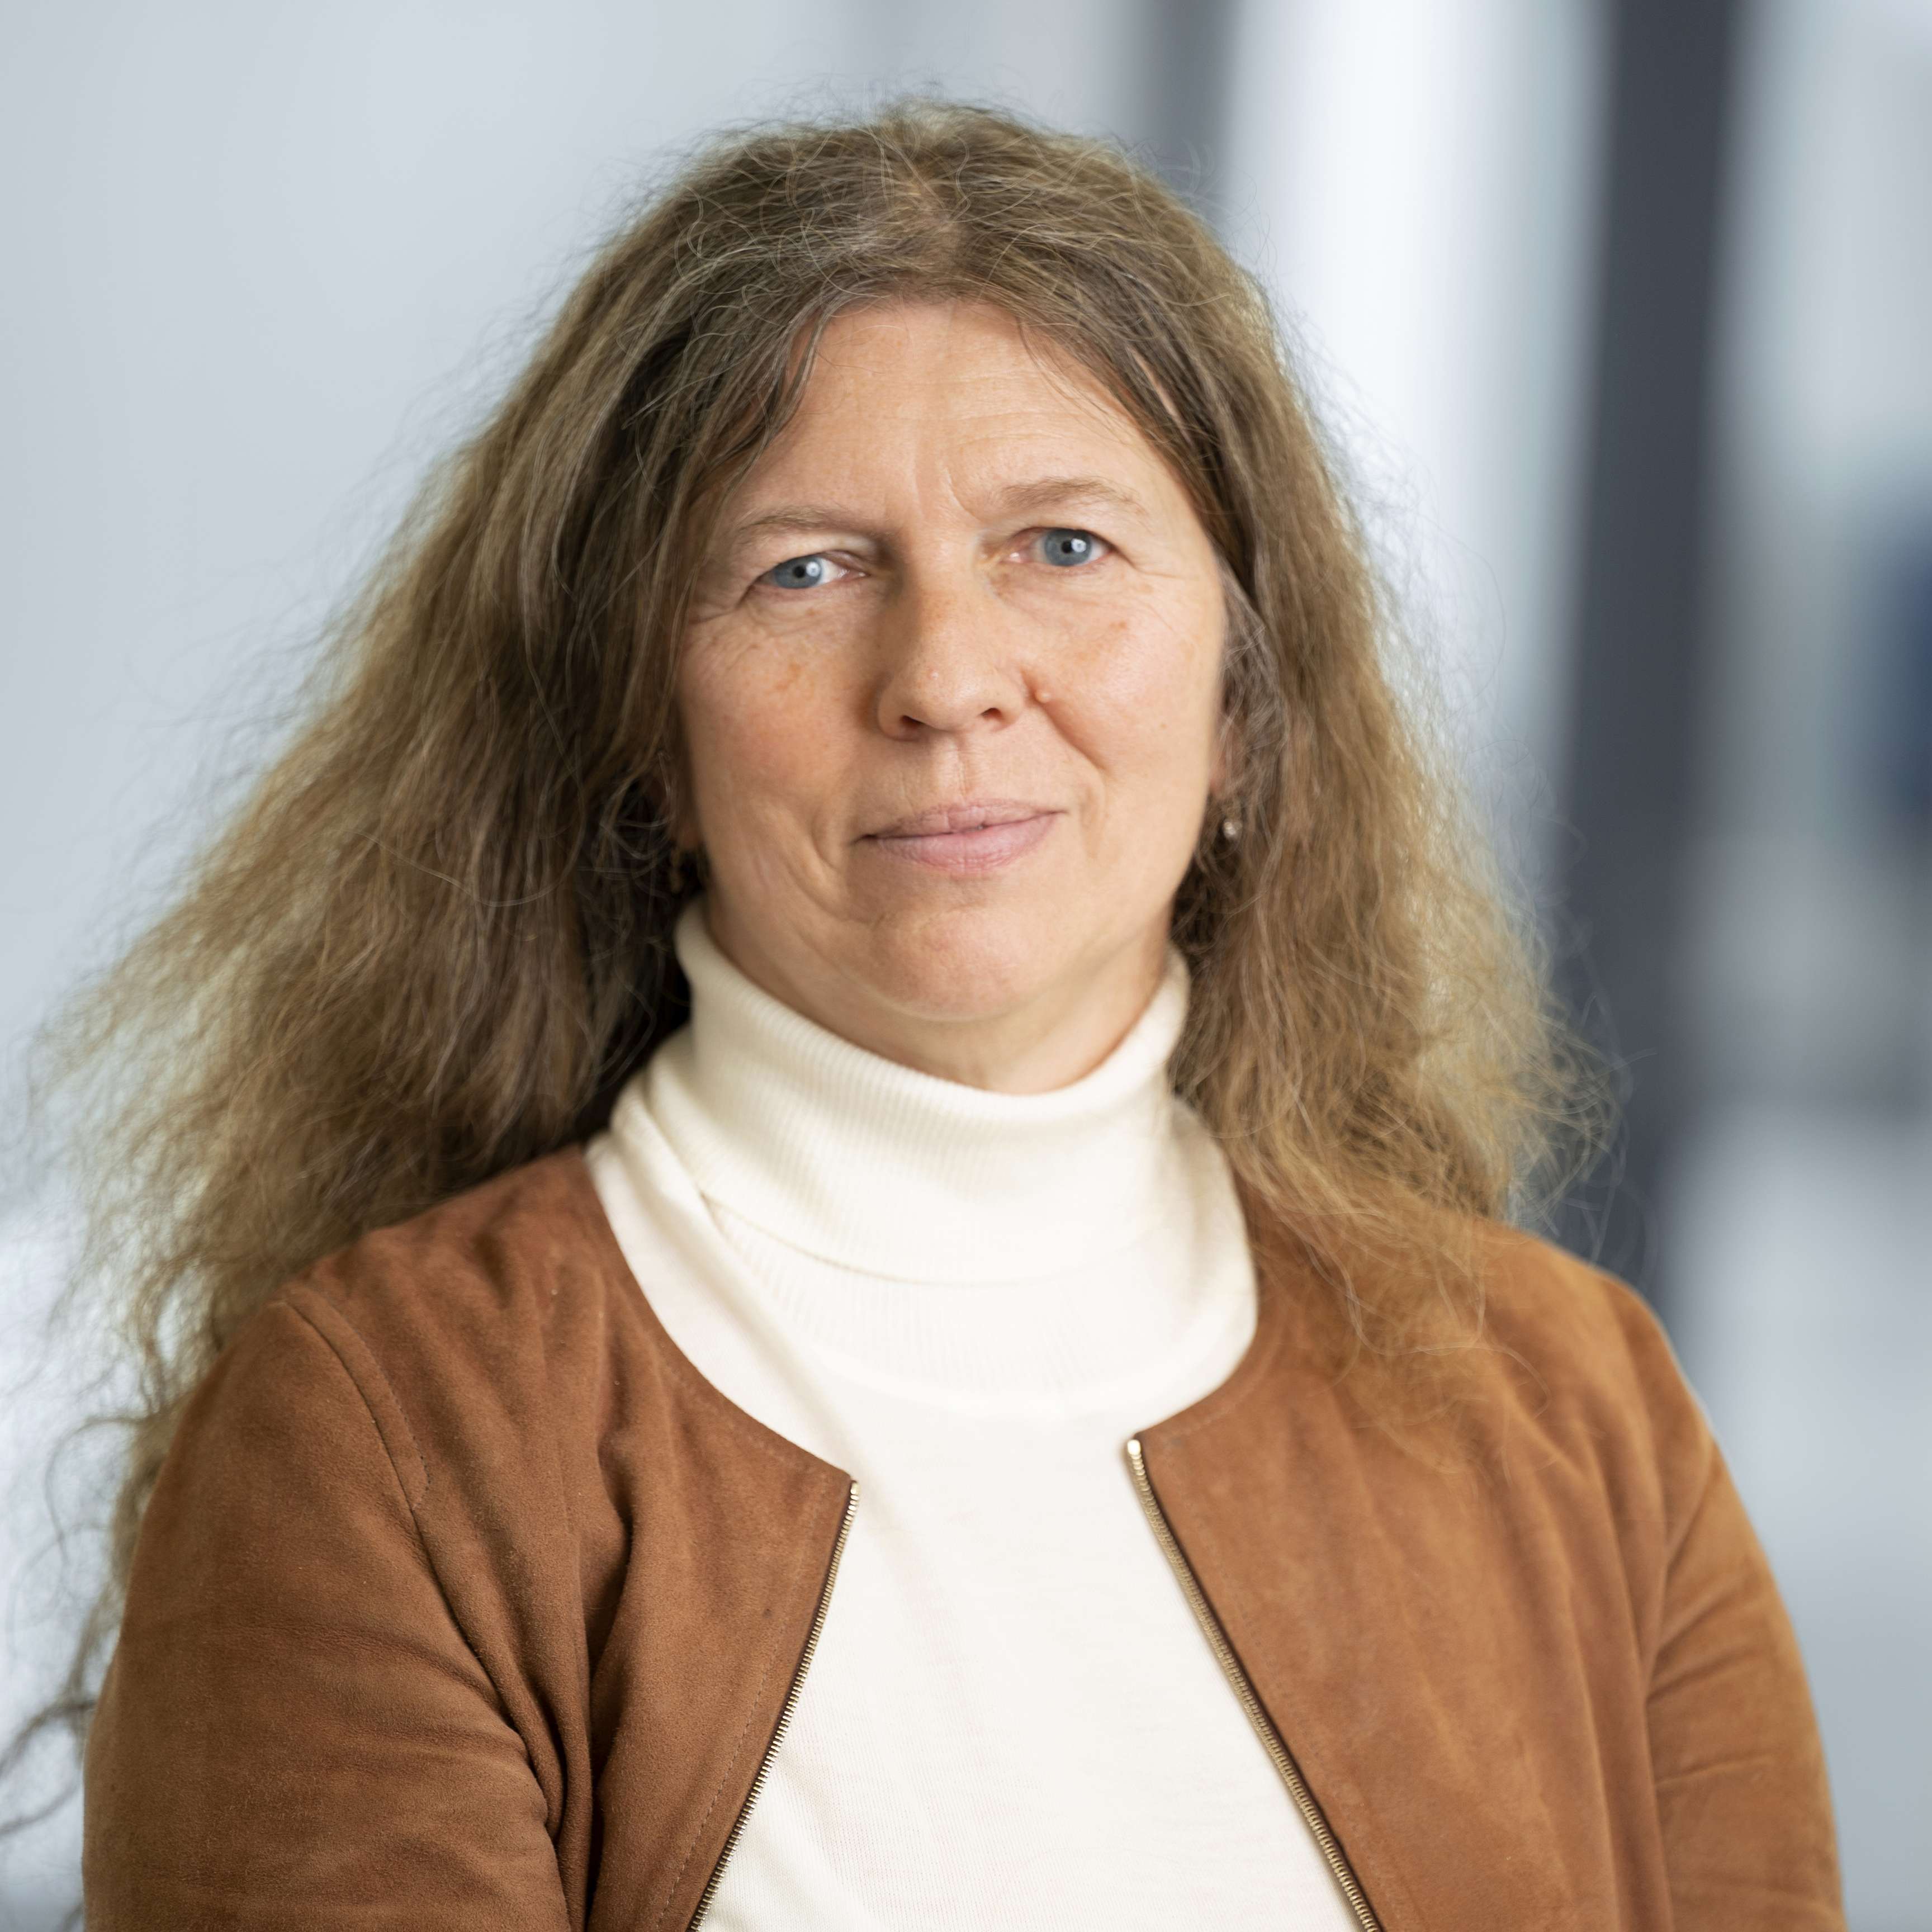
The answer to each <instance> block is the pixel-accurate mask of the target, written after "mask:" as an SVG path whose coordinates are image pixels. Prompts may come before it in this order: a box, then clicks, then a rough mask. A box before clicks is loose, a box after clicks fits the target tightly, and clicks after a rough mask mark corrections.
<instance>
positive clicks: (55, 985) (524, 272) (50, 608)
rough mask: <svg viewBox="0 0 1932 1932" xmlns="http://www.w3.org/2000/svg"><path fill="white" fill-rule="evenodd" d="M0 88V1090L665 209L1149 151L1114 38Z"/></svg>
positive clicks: (214, 22) (1034, 18)
mask: <svg viewBox="0 0 1932 1932" xmlns="http://www.w3.org/2000/svg"><path fill="white" fill-rule="evenodd" d="M4 31H5V52H4V58H0V180H4V181H6V182H7V184H8V187H7V190H6V193H5V196H4V198H0V258H4V261H5V280H6V286H7V300H6V302H5V304H4V305H0V556H4V559H5V568H4V579H0V580H4V582H5V586H6V590H5V602H4V610H0V824H4V826H5V838H4V839H3V840H0V1091H6V1090H5V1085H4V1082H5V1075H6V1073H7V1072H8V1071H10V1070H11V1068H10V1067H9V1066H8V1065H7V1064H5V1063H7V1062H12V1061H14V1059H15V1058H16V1057H17V1054H18V1052H19V1049H20V1043H21V1041H22V1038H23V1035H24V1034H25V1032H26V1030H27V1028H28V1027H29V1026H30V1025H31V1023H32V1022H34V1019H35V1018H36V1017H37V1016H38V1015H39V1014H40V1012H41V1011H42V1010H43V1008H44V1007H45V1004H46V1001H48V999H49V997H50V996H51V995H53V994H54V993H55V991H56V990H57V989H60V988H62V987H63V986H65V985H66V984H67V983H69V981H70V980H71V978H72V977H73V976H74V974H75V973H76V971H77V970H78V969H79V968H81V967H83V965H86V964H87V963H89V962H92V961H96V960H98V959H101V957H102V956H104V951H105V949H107V947H109V946H110V944H111V943H112V940H113V937H114V935H115V932H116V931H117V930H118V929H119V928H120V927H121V926H123V925H124V922H125V921H126V919H127V917H128V916H130V914H131V913H132V912H133V910H135V909H136V908H137V907H140V906H142V905H144V904H147V903H148V902H149V901H150V900H151V896H152V895H153V893H154V892H155V890H156V889H157V887H158V886H159V885H160V883H161V882H162V881H163V880H164V878H165V877H166V873H167V871H168V868H169V862H170V861H171V860H172V859H174V858H175V856H177V855H178V853H179V852H180V851H181V849H182V847H183V842H184V838H186V837H187V835H188V834H189V832H190V829H191V828H192V826H193V825H194V823H196V814H195V808H194V804H193V801H194V800H195V799H196V798H197V797H198V796H202V794H203V790H204V788H203V787H202V784H201V783H200V780H199V771H200V769H201V768H202V766H204V765H205V764H207V763H208V761H210V760H211V761H212V765H213V768H215V769H219V768H220V767H221V766H224V765H226V764H227V763H229V762H230V761H231V760H232V759H233V757H234V756H235V755H236V754H238V753H240V754H245V753H246V751H247V750H248V748H249V746H250V745H251V744H252V743H254V742H258V740H259V735H260V734H259V732H258V731H257V728H256V727H257V723H258V721H259V719H260V716H261V715H262V713H263V709H264V706H265V705H266V704H268V703H270V702H271V701H272V700H273V698H274V697H275V694H277V693H278V692H279V691H283V690H285V689H286V688H287V686H288V685H289V684H290V680H291V679H292V678H293V675H294V673H295V672H296V670H297V669H298V668H299V666H300V665H301V664H302V662H303V661H304V658H305V645H306V643H307V642H308V639H309V638H310V637H311V634H312V633H313V631H314V626H315V625H316V623H317V620H318V619H319V617H320V615H321V613H323V611H324V610H325V609H326V607H327V606H328V605H329V602H330V601H331V600H332V598H335V597H336V596H337V595H339V594H340V592H341V591H342V589H344V587H345V586H346V585H347V583H348V582H349V581H350V579H351V577H353V574H354V572H355V571H356V566H357V565H358V564H359V562H360V561H362V559H365V557H366V556H367V555H368V550H369V548H370V546H371V544H372V543H373V542H374V541H375V539H376V538H377V536H378V535H380V532H382V531H383V529H385V528H386V526H387V525H388V524H389V522H390V520H391V519H392V517H393V516H394V514H395V512H396V511H397V510H398V508H399V507H400V505H401V503H402V502H403V501H404V499H406V497H407V495H408V493H409V491H410V487H411V485H412V484H413V481H415V479H416V478H417V476H418V475H419V473H420V472H421V470H422V467H423V466H424V464H425V462H426V460H428V458H429V457H430V456H431V455H432V454H433V453H434V452H435V451H436V450H437V449H439V448H440V447H441V446H443V444H444V443H446V442H447V441H448V440H449V438H450V437H451V436H452V434H453V433H454V432H455V431H457V430H458V429H459V428H461V427H462V426H463V425H465V424H466V423H467V422H469V421H470V420H471V419H472V418H473V417H474V416H475V414H476V413H477V412H478V410H480V409H481V407H483V406H484V404H485V403H486V402H487V400H488V399H489V398H490V395H492V394H493V392H494V390H495V389H496V386H497V384H498V383H499V382H500V381H501V380H502V379H503V377H505V374H507V372H508V370H509V369H510V368H511V366H512V365H514V363H515V362H516V361H517V357H518V354H519V353H520V350H521V349H522V347H523V345H524V344H526V343H527V342H528V341H529V339H530V337H531V335H532V330H533V328H534V326H535V323H536V322H537V321H538V320H539V319H540V318H541V317H542V316H543V315H544V314H545V313H546V312H547V310H548V309H549V308H550V305H551V304H552V302H553V300H554V299H555V297H556V295H557V294H558V293H559V291H560V290H561V289H562V287H563V286H564V285H565V284H566V283H567V282H568V280H569V278H571V274H572V272H573V270H574V267H575V266H576V265H577V263H580V261H581V260H583V257H584V255H585V254H586V250H587V249H588V248H589V246H590V245H591V244H592V242H594V240H595V239H596V238H597V236H598V235H599V233H601V231H602V230H603V229H604V227H605V226H607V225H608V224H609V223H610V222H611V221H612V220H613V217H614V216H615V214H616V212H617V211H619V209H620V208H622V206H623V205H624V204H625V202H626V201H627V200H628V198H629V197H630V196H631V195H632V194H633V193H635V192H636V190H637V188H638V187H639V185H640V182H641V181H643V180H645V179H646V178H648V175H649V170H650V169H652V167H653V166H657V165H659V164H661V161H662V160H663V158H664V157H665V156H666V155H667V154H668V153H671V152H673V151H676V149H677V148H679V147H680V146H681V145H683V144H685V143H687V142H689V141H691V139H693V138H694V136H695V135H696V134H697V133H698V132H699V131H700V130H703V129H706V128H708V127H712V126H714V125H715V124H718V123H721V122H724V121H739V120H742V119H745V118H751V117H754V116H757V115H765V114H769V113H776V112H784V111H787V110H797V109H803V110H816V109H819V108H822V107H826V106H828V105H830V104H833V103H835V102H838V101H862V100H864V99H866V98H874V97H875V96H876V95H878V94H879V93H880V92H884V91H887V90H889V89H893V88H896V87H898V86H903V85H906V84H909V83H910V84H919V83H927V84H930V83H941V84H943V85H944V86H946V87H947V89H950V90H951V91H954V92H962V93H965V94H968V95H975V96H987V95H991V96H994V97H996V98H1001V99H1004V100H1007V101H1013V102H1016V103H1018V104H1022V105H1023V106H1025V107H1028V108H1030V109H1031V110H1034V111H1035V112H1037V113H1041V114H1043V115H1047V116H1049V117H1050V118H1055V119H1057V120H1058V121H1062V122H1064V123H1066V124H1070V125H1072V126H1075V127H1085V128H1092V129H1101V128H1109V129H1112V130H1116V131H1118V132H1120V133H1123V134H1125V135H1127V136H1128V137H1129V138H1137V137H1139V136H1142V135H1143V134H1145V133H1147V132H1148V131H1150V130H1151V128H1153V127H1154V125H1155V124H1157V121H1159V119H1160V113H1159V106H1158V95H1159V89H1158V87H1157V85H1156V77H1154V75H1153V74H1151V72H1150V68H1151V52H1152V49H1154V47H1155V46H1157V45H1162V46H1165V45H1166V42H1165V41H1164V40H1163V39H1162V37H1161V36H1160V34H1159V33H1158V32H1157V26H1156V24H1155V23H1154V20H1153V18H1152V16H1151V13H1150V12H1149V11H1148V10H1146V9H1144V8H1143V7H1142V6H1141V5H1138V4H1124V0H1040V4H1037V5H1019V4H1016V0H1003V3H1002V4H996V5H991V6H986V5H976V6H974V7H970V8H969V7H950V6H941V5H933V4H924V5H922V4H916V0H913V4H907V0H814V4H812V5H809V6H805V7H800V6H799V5H796V4H781V0H715V4H712V5H705V6H702V7H693V6H689V5H669V4H647V5H636V4H632V5H622V4H613V0H547V4H545V5H542V6H535V5H527V4H520V0H510V4H500V3H499V4H496V5H490V4H478V5H451V4H449V0H333V3H332V4H331V5H329V6H327V7H287V6H269V7H262V6H254V5H242V4H239V0H237V3H236V4H223V0H181V4H178V5H170V6H168V7H154V6H151V5H110V4H104V0H94V4H77V3H76V0H34V4H30V5H24V6H16V7H13V8H12V9H10V10H9V12H8V14H7V26H6V28H5V30H4Z"/></svg>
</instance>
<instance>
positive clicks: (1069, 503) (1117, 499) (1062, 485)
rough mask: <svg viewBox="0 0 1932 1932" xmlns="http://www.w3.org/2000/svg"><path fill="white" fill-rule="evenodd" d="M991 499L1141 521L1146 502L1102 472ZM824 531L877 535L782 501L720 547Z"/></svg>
mask: <svg viewBox="0 0 1932 1932" xmlns="http://www.w3.org/2000/svg"><path fill="white" fill-rule="evenodd" d="M994 500H995V503H996V504H997V505H998V509H999V511H1000V512H1001V514H1004V515H1007V516H1016V515H1025V514H1027V513H1028V512H1029V511H1040V510H1046V509H1055V508H1066V509H1075V508H1079V509H1111V510H1118V511H1121V512H1123V513H1124V514H1127V515H1128V516H1130V517H1136V518H1138V519H1139V520H1140V521H1142V522H1143V523H1145V522H1147V521H1148V520H1149V515H1150V512H1149V511H1148V507H1147V505H1145V503H1143V502H1142V501H1141V499H1139V497H1138V496H1136V495H1135V494H1134V493H1133V491H1132V490H1129V489H1126V488H1124V487H1123V486H1122V485H1121V484H1118V483H1115V482H1112V481H1109V479H1108V478H1106V477H1104V476H1043V477H1040V478H1037V480H1035V481H1033V482H1030V483H1018V484H1014V485H1013V487H1012V488H1011V489H1009V490H1001V492H1000V493H998V496H996V497H995V499H994ZM827 529H838V530H853V531H855V532H858V533H859V534H861V535H867V536H871V535H875V534H876V533H875V532H873V531H872V530H871V529H870V528H869V527H868V526H867V524H866V523H865V520H864V518H862V517H855V516H854V515H853V514H852V512H851V511H850V510H848V509H845V508H841V506H840V505H838V504H836V503H784V504H781V505H779V506H778V508H775V509H771V510H767V511H765V512H764V513H763V514H762V515H760V516H756V517H751V518H749V519H748V520H747V521H745V522H744V523H737V524H734V525H733V526H732V527H731V529H730V532H729V533H728V534H727V536H726V538H725V540H724V545H725V547H726V548H727V550H740V549H742V547H744V546H745V544H748V543H752V542H754V541H756V540H757V538H760V537H764V536H773V535H805V534H808V533H809V532H811V531H814V530H827Z"/></svg>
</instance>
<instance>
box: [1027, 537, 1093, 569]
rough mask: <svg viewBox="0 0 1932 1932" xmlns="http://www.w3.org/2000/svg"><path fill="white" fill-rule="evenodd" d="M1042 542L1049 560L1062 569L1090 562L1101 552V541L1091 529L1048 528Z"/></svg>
mask: <svg viewBox="0 0 1932 1932" xmlns="http://www.w3.org/2000/svg"><path fill="white" fill-rule="evenodd" d="M1040 548H1041V550H1042V551H1043V552H1044V553H1045V555H1046V560H1047V562H1049V563H1052V564H1057V565H1059V566H1060V567H1061V568H1062V569H1065V568H1067V567H1068V566H1069V565H1073V564H1076V563H1091V562H1093V560H1094V558H1095V557H1097V556H1099V555H1100V541H1099V540H1098V539H1097V538H1096V537H1095V536H1094V534H1093V533H1092V532H1091V531H1089V530H1049V531H1048V532H1046V535H1043V537H1042V538H1040Z"/></svg>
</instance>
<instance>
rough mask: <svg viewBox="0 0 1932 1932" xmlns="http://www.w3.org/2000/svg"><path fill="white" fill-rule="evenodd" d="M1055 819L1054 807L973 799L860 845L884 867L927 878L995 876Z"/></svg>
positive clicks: (905, 821) (917, 816) (923, 814)
mask: <svg viewBox="0 0 1932 1932" xmlns="http://www.w3.org/2000/svg"><path fill="white" fill-rule="evenodd" d="M1059 816H1060V813H1059V811H1058V808H1056V807H1054V806H1052V805H1031V804H1029V803H1028V802H1025V800H1023V799H1012V798H992V799H973V800H971V801H970V802H968V803H965V804H962V805H935V807H934V808H932V810H931V811H916V812H914V813H913V814H911V815H910V817H905V818H898V819H895V820H893V821H892V823H891V824H889V825H887V826H882V827H881V828H880V829H879V830H878V831H877V832H868V833H867V834H866V835H865V837H864V838H862V840H861V841H859V842H860V844H862V845H867V846H869V847H871V849H872V850H874V851H875V852H878V853H883V854H884V855H885V856H886V859H887V861H888V862H889V863H895V862H899V861H901V860H903V861H904V862H908V863H910V864H912V865H916V866H919V867H922V868H925V869H926V871H928V872H929V873H933V872H938V873H945V874H952V875H953V876H954V877H967V876H970V875H972V874H986V873H989V872H996V871H999V870H1000V869H1001V868H1002V867H1004V866H1007V865H1011V864H1013V863H1014V862H1016V860H1018V859H1021V858H1022V857H1024V856H1025V855H1026V853H1029V852H1031V850H1033V849H1034V847H1036V846H1037V845H1038V844H1040V841H1041V840H1042V839H1043V838H1046V835H1047V834H1048V833H1049V832H1051V831H1052V829H1053V826H1054V821H1055V820H1056V819H1058V817H1059Z"/></svg>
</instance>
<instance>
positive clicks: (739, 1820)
mask: <svg viewBox="0 0 1932 1932" xmlns="http://www.w3.org/2000/svg"><path fill="white" fill-rule="evenodd" d="M858 1508H859V1485H858V1484H856V1483H854V1484H853V1485H852V1487H851V1490H850V1493H848V1494H847V1496H846V1499H845V1516H844V1520H843V1521H842V1522H841V1523H840V1524H839V1526H838V1536H837V1538H836V1539H835V1541H833V1543H832V1561H831V1562H830V1563H829V1564H828V1565H826V1571H825V1583H824V1586H823V1588H822V1589H820V1591H819V1593H818V1607H817V1610H814V1611H813V1612H812V1613H811V1629H810V1630H809V1631H807V1632H806V1633H805V1649H803V1650H802V1652H800V1653H799V1660H798V1668H797V1670H795V1671H794V1672H793V1673H792V1680H791V1688H790V1690H789V1691H787V1692H786V1693H785V1700H784V1705H783V1706H781V1709H779V1712H778V1723H777V1724H775V1726H774V1727H772V1741H771V1742H770V1743H769V1744H768V1745H766V1747H765V1754H764V1756H763V1757H761V1758H760V1759H759V1760H758V1770H757V1776H756V1777H754V1778H753V1779H752V1780H751V1790H750V1791H748V1793H746V1794H745V1802H744V1804H743V1805H742V1807H740V1808H739V1813H738V1815H737V1817H736V1818H735V1819H734V1820H733V1821H732V1825H731V1830H730V1835H729V1836H728V1837H727V1838H726V1839H725V1841H724V1849H723V1850H722V1851H721V1852H719V1853H718V1862H717V1863H716V1864H715V1865H713V1866H712V1867H711V1876H710V1877H709V1879H706V1881H705V1885H704V1889H703V1891H701V1892H700V1893H699V1894H698V1897H697V1909H696V1910H695V1911H694V1912H692V1913H691V1918H690V1920H689V1921H688V1924H687V1925H686V1927H685V1932H697V1927H698V1925H699V1924H700V1922H701V1921H702V1920H703V1917H704V1915H705V1914H706V1912H709V1910H710V1909H711V1900H712V1895H713V1894H715V1892H716V1891H717V1889H718V1880H719V1879H721V1878H722V1877H723V1876H724V1861H725V1860H726V1859H727V1858H730V1855H731V1853H732V1852H733V1849H734V1848H735V1847H736V1844H737V1843H738V1837H739V1833H740V1832H742V1831H743V1830H744V1829H745V1820H746V1819H747V1818H748V1817H750V1816H751V1807H752V1806H753V1805H755V1804H757V1802H758V1793H760V1792H761V1791H762V1790H763V1789H764V1788H765V1779H766V1777H767V1776H768V1775H769V1773H770V1771H771V1768H772V1758H773V1757H775V1755H776V1754H777V1751H778V1746H779V1745H781V1743H783V1742H784V1734H785V1733H786V1731H787V1730H789V1729H790V1725H791V1714H792V1712H793V1711H795V1710H796V1709H797V1708H798V1694H799V1691H802V1690H803V1689H804V1688H805V1673H806V1672H807V1671H808V1670H810V1669H811V1654H812V1652H814V1651H815V1650H816V1649H817V1648H818V1633H819V1632H820V1631H822V1630H823V1628H825V1613H826V1610H827V1608H828V1607H829V1606H830V1604H831V1602H832V1585H833V1583H835V1582H836V1581H837V1580H838V1559H840V1558H841V1556H844V1554H845V1539H846V1538H847V1536H848V1535H850V1533H851V1529H852V1519H853V1516H854V1515H856V1514H857V1511H858Z"/></svg>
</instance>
